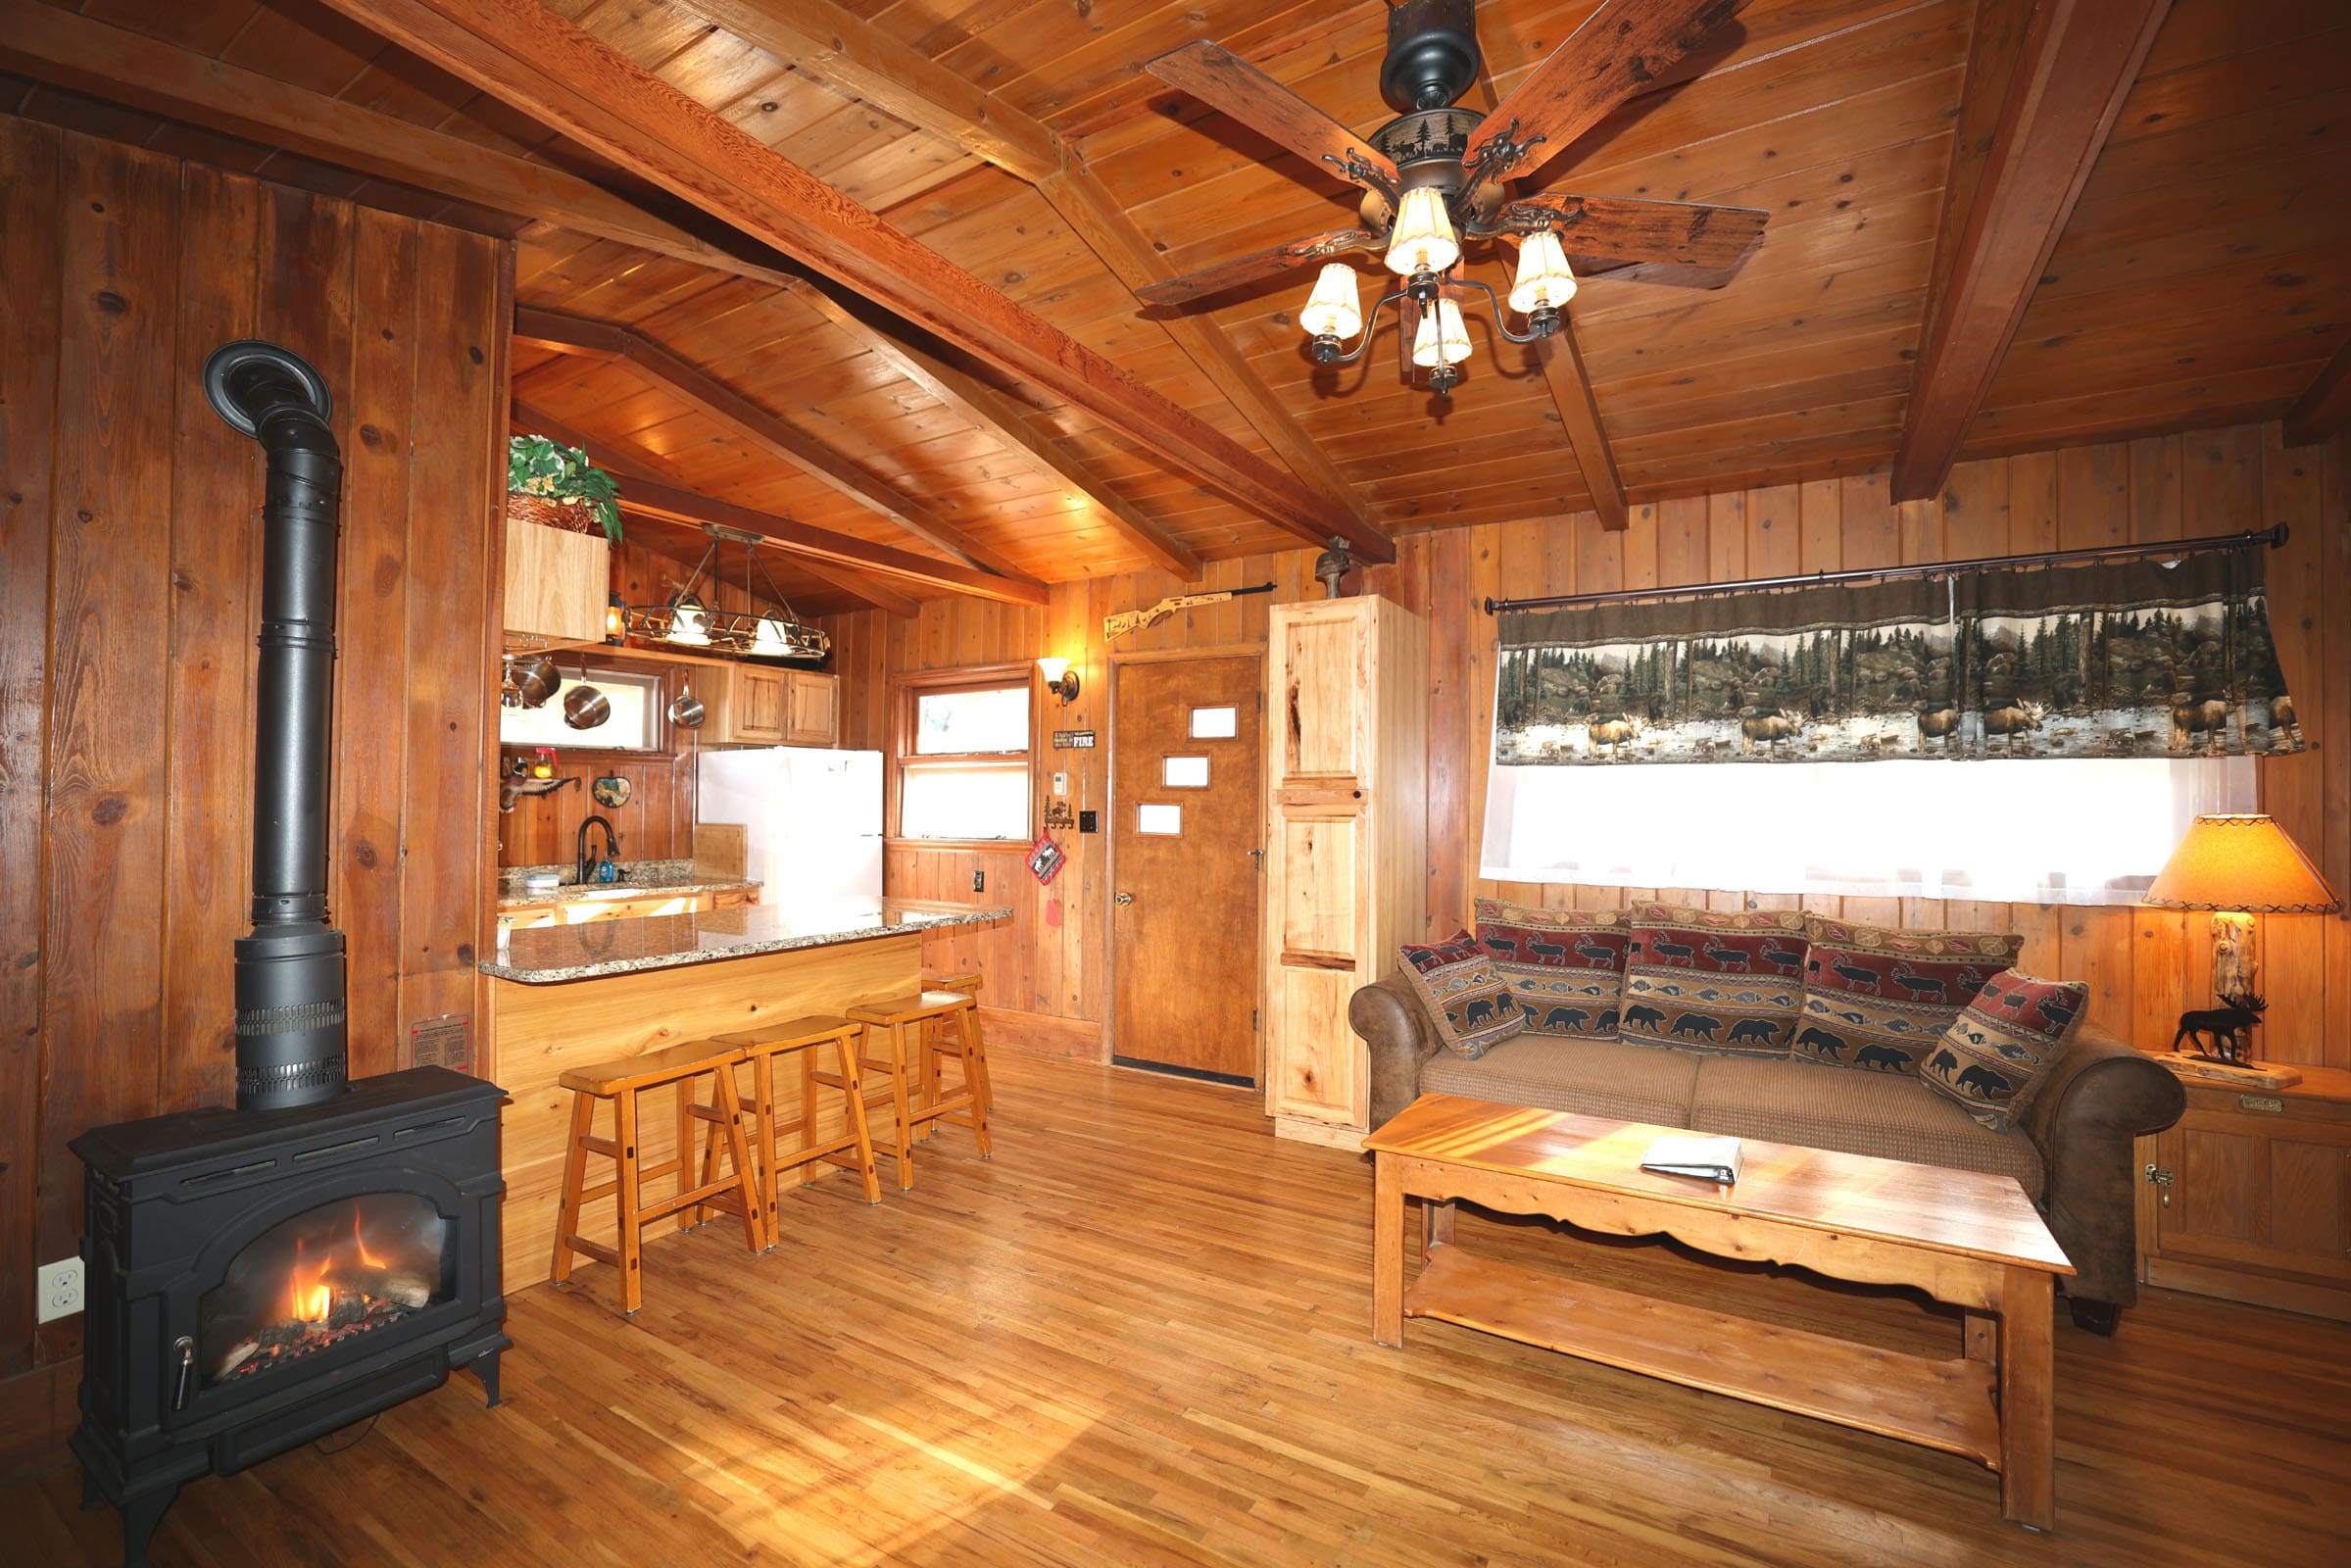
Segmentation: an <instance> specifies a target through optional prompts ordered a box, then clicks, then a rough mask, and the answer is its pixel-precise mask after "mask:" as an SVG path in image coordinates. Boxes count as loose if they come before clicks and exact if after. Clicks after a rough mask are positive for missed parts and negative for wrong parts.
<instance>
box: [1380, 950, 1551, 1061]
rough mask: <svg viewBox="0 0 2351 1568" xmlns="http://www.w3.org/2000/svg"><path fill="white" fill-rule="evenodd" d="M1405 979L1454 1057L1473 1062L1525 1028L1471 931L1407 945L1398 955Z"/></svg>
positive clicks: (1523, 1019) (1518, 1010)
mask: <svg viewBox="0 0 2351 1568" xmlns="http://www.w3.org/2000/svg"><path fill="white" fill-rule="evenodd" d="M1398 952H1399V954H1400V956H1402V958H1403V960H1404V979H1405V980H1406V982H1407V983H1409V984H1410V985H1411V987H1412V989H1413V991H1415V992H1416V993H1418V995H1419V997H1420V1000H1421V1002H1422V1003H1423V1004H1424V1005H1426V1006H1427V1007H1428V1010H1429V1017H1430V1020H1431V1021H1432V1022H1434V1023H1435V1024H1436V1026H1437V1038H1438V1039H1439V1040H1441V1041H1443V1042H1444V1043H1445V1049H1446V1050H1447V1051H1449V1052H1451V1053H1452V1054H1454V1055H1456V1056H1466V1057H1468V1058H1469V1059H1470V1060H1472V1061H1475V1060H1477V1059H1478V1058H1479V1057H1480V1056H1483V1055H1484V1054H1486V1053H1487V1051H1488V1050H1489V1049H1491V1048H1492V1047H1494V1046H1495V1045H1498V1044H1499V1043H1501V1042H1502V1041H1504V1040H1507V1039H1509V1038H1510V1037H1511V1036H1512V1035H1515V1034H1517V1033H1518V1032H1519V1030H1521V1029H1523V1028H1524V1027H1526V1021H1527V1015H1526V1013H1525V1012H1524V1011H1523V1010H1521V1008H1520V1007H1519V1005H1518V1001H1517V999H1516V998H1514V997H1513V996H1512V995H1511V994H1510V985H1509V982H1507V981H1505V980H1504V979H1503V978H1502V977H1501V975H1500V973H1499V972H1497V971H1496V970H1495V968H1494V960H1493V959H1491V958H1489V957H1488V956H1486V950H1485V949H1483V948H1481V947H1479V946H1478V939H1477V938H1476V937H1473V936H1471V935H1470V934H1469V933H1468V932H1467V931H1463V932H1461V933H1460V934H1459V935H1457V936H1455V937H1454V938H1453V939H1452V940H1451V941H1449V942H1430V943H1423V944H1419V945H1414V944H1409V943H1407V944H1406V945H1405V946H1404V947H1403V948H1401V949H1399V950H1398Z"/></svg>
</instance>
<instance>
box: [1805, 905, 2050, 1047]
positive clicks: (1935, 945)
mask: <svg viewBox="0 0 2351 1568" xmlns="http://www.w3.org/2000/svg"><path fill="white" fill-rule="evenodd" d="M1805 929H1806V932H1807V934H1808V935H1809V937H1810V938H1811V942H1812V954H1811V956H1809V957H1808V958H1806V959H1805V960H1804V1011H1803V1016H1802V1017H1800V1018H1798V1019H1797V1020H1796V1038H1795V1041H1794V1043H1793V1047H1792V1054H1794V1055H1796V1056H1798V1057H1801V1058H1802V1059H1804V1060H1806V1061H1819V1062H1826V1063H1828V1064H1829V1065H1831V1066H1834V1067H1862V1068H1866V1069H1869V1070H1871V1071H1874V1072H1896V1073H1907V1074H1910V1075H1912V1076H1916V1075H1917V1073H1918V1070H1919V1061H1920V1059H1921V1058H1922V1057H1924V1056H1925V1055H1926V1054H1927V1053H1928V1051H1929V1050H1930V1049H1932V1048H1933V1047H1934V1045H1935V1041H1937V1040H1938V1039H1940V1038H1941V1037H1942V1032H1943V1031H1944V1030H1945V1029H1948V1028H1950V1027H1951V1020H1952V1019H1954V1018H1956V1017H1958V1016H1959V1009H1960V1008H1962V1007H1964V1006H1966V1005H1968V1004H1969V1003H1970V1002H1971V1001H1973V1000H1975V996H1976V993H1977V992H1978V991H1979V990H1981V989H1982V988H1983V985H1984V981H1986V980H1989V979H1990V978H1991V977H1992V976H1993V975H1995V974H1998V973H1999V972H2000V971H2001V970H2002V969H2005V968H2007V967H2008V966H2009V965H2010V964H2012V963H2014V962H2015V961H2016V956H2017V950H2018V949H2020V948H2022V947H2023V946H2024V945H2025V939H2024V938H2023V937H2019V936H2011V935H2009V934H2008V933H2006V932H2004V931H1895V930H1888V929H1887V928H1886V927H1884V926H1874V925H1854V924H1851V923H1849V922H1847V921H1843V920H1830V919H1824V918H1823V917H1822V916H1820V915H1817V914H1816V915H1813V916H1811V917H1810V919H1809V920H1808V922H1807V924H1806V928H1805Z"/></svg>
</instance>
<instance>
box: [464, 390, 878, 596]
mask: <svg viewBox="0 0 2351 1568" xmlns="http://www.w3.org/2000/svg"><path fill="white" fill-rule="evenodd" d="M508 422H509V423H510V424H511V425H512V427H513V429H514V433H515V434H517V435H543V436H546V437H547V438H548V439H550V440H553V441H560V442H562V443H563V445H565V446H568V447H578V448H579V449H580V450H581V451H583V452H587V451H591V450H593V451H594V453H595V454H596V456H597V459H598V461H599V463H600V466H603V467H604V468H606V469H607V470H609V471H610V472H611V473H612V475H613V476H614V477H616V478H619V479H623V480H626V481H628V482H630V483H648V484H660V485H667V484H672V483H673V481H672V480H671V479H670V477H669V476H668V475H667V474H665V473H662V472H661V470H660V469H658V468H656V467H655V466H653V460H654V457H655V454H654V453H652V452H651V451H649V450H647V449H646V448H644V447H641V446H639V445H638V444H637V443H636V442H634V441H618V440H610V439H600V438H598V437H595V436H591V435H589V434H587V433H586V432H585V431H582V430H579V429H577V428H575V427H573V426H571V425H569V424H566V423H564V422H563V420H562V419H559V418H557V417H555V416H554V415H552V414H549V413H547V412H546V411H545V410H544V409H535V408H532V407H531V406H530V405H529V404H527V403H524V402H523V401H522V400H521V399H519V398H516V399H515V400H514V403H513V404H512V405H511V406H510V408H509V409H508ZM647 548H648V549H651V550H654V551H655V553H656V554H660V555H669V552H667V551H663V550H661V548H660V547H659V546H658V545H649V546H648V547H647ZM670 559H671V560H680V559H681V558H678V557H675V556H671V557H670ZM792 560H793V564H795V565H797V566H799V567H800V568H801V569H802V570H803V571H806V572H807V573H808V575H809V576H811V577H814V578H815V579H816V580H817V581H819V582H823V583H827V584H829V585H831V586H832V587H834V588H838V589H839V590H840V591H841V592H843V593H845V594H848V595H850V596H851V597H852V598H854V599H857V601H859V602H860V603H862V604H867V605H871V606H872V607H873V608H874V609H876V610H886V611H888V612H889V613H891V614H893V615H900V616H912V615H916V614H919V613H921V612H922V602H921V601H920V600H918V599H915V598H913V597H911V596H910V595H907V594H903V593H900V592H899V591H898V590H897V589H895V588H891V587H887V586H885V585H883V584H881V583H878V582H875V581H874V580H873V579H872V578H871V577H867V576H864V575H862V574H860V573H858V572H854V571H851V570H848V569H847V568H845V567H843V566H840V565H838V564H832V563H828V562H823V561H819V560H816V559H815V558H813V557H810V556H794V557H793V558H792ZM683 564H686V565H692V564H693V562H691V561H685V562H683Z"/></svg>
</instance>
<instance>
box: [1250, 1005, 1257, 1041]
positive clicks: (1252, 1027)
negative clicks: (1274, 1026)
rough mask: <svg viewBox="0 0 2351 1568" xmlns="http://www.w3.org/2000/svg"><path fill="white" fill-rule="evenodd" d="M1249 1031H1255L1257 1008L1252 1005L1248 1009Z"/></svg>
mask: <svg viewBox="0 0 2351 1568" xmlns="http://www.w3.org/2000/svg"><path fill="white" fill-rule="evenodd" d="M1256 1032H1257V1009H1256V1008H1254V1007H1251V1008H1249V1033H1250V1034H1252V1035H1253V1034H1255V1033H1256Z"/></svg>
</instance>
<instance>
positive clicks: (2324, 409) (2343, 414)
mask: <svg viewBox="0 0 2351 1568" xmlns="http://www.w3.org/2000/svg"><path fill="white" fill-rule="evenodd" d="M2345 425H2351V338H2345V339H2344V340H2343V344H2342V347H2340V348H2338V349H2336V350H2335V351H2334V356H2333V358H2331V359H2329V360H2328V361H2327V364H2326V365H2325V367H2324V368H2321V369H2320V371H2319V373H2318V374H2317V375H2316V376H2315V377H2313V378H2312V380H2311V383H2310V385H2309V386H2308V387H2307V388H2305V389H2304V390H2303V393H2302V395H2301V396H2300V397H2298V398H2296V399H2294V406H2293V407H2292V408H2290V409H2288V410H2286V411H2285V444H2286V445H2287V446H2289V447H2303V446H2316V445H2317V444H2318V443H2320V442H2321V441H2325V440H2328V439H2330V438H2331V437H2332V436H2333V435H2334V433H2335V432H2336V431H2337V430H2340V429H2342V428H2343V427H2344V426H2345Z"/></svg>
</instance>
